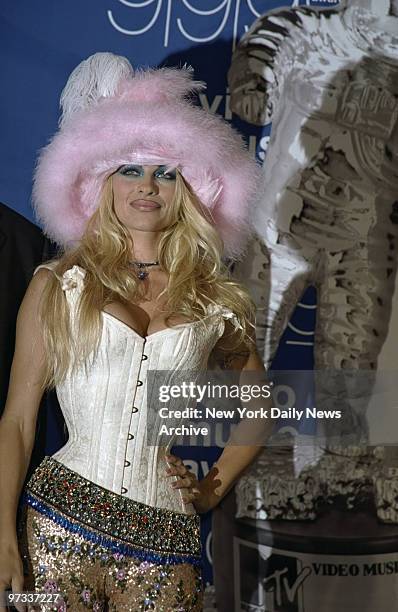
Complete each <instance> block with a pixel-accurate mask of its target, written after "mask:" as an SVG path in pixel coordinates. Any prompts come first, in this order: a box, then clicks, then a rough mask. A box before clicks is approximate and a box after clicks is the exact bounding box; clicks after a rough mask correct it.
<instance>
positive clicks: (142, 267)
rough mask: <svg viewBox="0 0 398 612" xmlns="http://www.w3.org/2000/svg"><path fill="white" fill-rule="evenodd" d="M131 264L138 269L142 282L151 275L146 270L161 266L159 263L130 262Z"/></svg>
mask: <svg viewBox="0 0 398 612" xmlns="http://www.w3.org/2000/svg"><path fill="white" fill-rule="evenodd" d="M130 263H131V264H132V265H133V266H136V267H137V268H138V272H137V276H138V278H139V279H140V280H145V279H146V278H147V277H148V275H149V272H147V271H146V269H145V268H150V267H152V266H158V265H159V262H158V261H149V262H146V261H130Z"/></svg>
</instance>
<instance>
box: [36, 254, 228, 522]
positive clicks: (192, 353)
mask: <svg viewBox="0 0 398 612" xmlns="http://www.w3.org/2000/svg"><path fill="white" fill-rule="evenodd" d="M41 267H46V268H49V269H52V268H51V265H44V266H39V267H38V268H36V271H37V270H38V269H39V268H41ZM84 277H85V271H84V269H82V268H81V267H79V266H73V268H71V269H69V270H67V271H66V272H65V273H64V274H63V277H62V279H60V281H61V283H62V288H63V290H64V292H65V295H66V298H67V301H68V304H69V307H70V314H71V328H72V333H73V328H74V326H73V321H74V320H75V317H76V309H77V305H78V300H79V297H80V294H81V292H82V290H83V287H84ZM226 318H228V319H231V320H232V322H233V323H234V324H235V325H239V322H238V321H237V318H236V316H235V315H234V313H233V312H231V311H230V310H228V309H226V308H225V307H223V306H213V305H212V306H210V307H209V308H208V314H207V315H206V316H205V317H204V319H203V321H204V322H205V325H203V322H202V321H194V322H190V323H182V324H180V325H176V326H175V327H172V328H167V329H162V330H160V331H158V332H154V333H153V334H150V335H149V336H147V337H146V338H143V337H142V336H140V335H139V334H138V333H137V332H136V331H134V330H133V329H132V328H131V327H129V326H128V325H127V324H125V323H123V322H122V321H120V320H119V319H116V318H115V317H114V316H113V315H111V314H109V313H106V312H102V334H101V339H100V343H99V348H98V351H97V352H96V353H95V355H94V356H91V357H90V359H89V362H88V365H87V368H83V367H82V368H80V369H78V370H77V371H76V372H74V373H73V374H69V375H68V376H67V377H66V379H65V380H64V381H63V383H62V384H60V385H58V386H57V387H56V391H57V396H58V399H59V403H60V407H61V410H62V413H63V416H64V419H65V421H66V425H67V428H68V432H69V439H68V441H67V443H66V444H65V445H64V446H63V447H62V448H61V449H60V450H58V451H57V452H56V453H54V454H53V457H54V458H55V459H57V461H59V462H61V463H63V464H64V465H66V466H67V467H69V468H70V469H72V470H74V471H75V472H77V473H78V474H80V475H81V476H83V477H84V478H87V479H88V480H91V481H92V482H95V483H96V484H99V485H100V486H102V487H104V488H106V489H110V490H111V491H114V492H115V493H118V494H121V495H125V496H126V497H129V498H131V499H134V500H136V501H139V502H142V503H145V504H148V505H151V506H157V507H161V508H168V509H169V510H174V511H177V512H184V513H188V512H192V508H193V506H192V504H189V505H188V506H191V509H190V510H188V509H187V508H185V507H184V505H183V503H182V501H181V494H180V492H179V491H178V490H174V489H172V488H171V482H170V478H166V476H165V469H166V468H167V465H166V462H165V460H164V453H165V447H164V446H156V447H154V446H147V443H146V442H147V440H146V429H147V410H146V395H147V377H148V371H149V370H169V371H171V370H204V369H206V367H207V362H208V358H209V355H210V353H211V351H212V349H213V347H214V345H215V344H216V342H217V340H218V339H219V338H220V337H221V336H222V334H223V332H224V325H225V323H224V319H226ZM168 382H169V384H173V383H172V380H169V381H168Z"/></svg>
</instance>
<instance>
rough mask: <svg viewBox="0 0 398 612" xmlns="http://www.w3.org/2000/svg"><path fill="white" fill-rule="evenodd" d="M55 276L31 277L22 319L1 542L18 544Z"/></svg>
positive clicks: (2, 438)
mask: <svg viewBox="0 0 398 612" xmlns="http://www.w3.org/2000/svg"><path fill="white" fill-rule="evenodd" d="M49 274H51V272H49V271H48V270H45V269H42V270H39V271H38V272H37V274H36V275H35V276H34V277H33V279H32V280H31V282H30V284H29V287H28V289H27V291H26V294H25V297H24V299H23V301H22V304H21V307H20V309H19V313H18V318H17V328H16V343H15V352H14V359H13V363H12V368H11V376H10V384H9V390H8V396H7V401H6V405H5V409H4V413H3V416H2V418H1V419H0V546H1V545H2V544H3V545H8V546H16V544H17V536H16V513H17V506H18V499H19V496H20V493H21V489H22V485H23V482H24V480H25V477H26V473H27V470H28V466H29V462H30V458H31V454H32V449H33V444H34V439H35V432H36V421H37V413H38V410H39V406H40V400H41V397H42V394H43V393H42V390H41V383H42V380H43V373H44V368H43V364H44V359H43V358H44V347H43V339H42V332H41V327H40V322H39V306H40V298H41V295H42V291H43V288H44V286H45V284H46V282H47V279H48V276H49Z"/></svg>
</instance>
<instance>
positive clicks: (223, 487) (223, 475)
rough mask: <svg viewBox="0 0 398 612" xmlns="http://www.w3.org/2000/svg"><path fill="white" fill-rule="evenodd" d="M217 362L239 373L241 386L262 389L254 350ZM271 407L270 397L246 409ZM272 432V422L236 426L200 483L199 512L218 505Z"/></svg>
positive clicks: (253, 421)
mask: <svg viewBox="0 0 398 612" xmlns="http://www.w3.org/2000/svg"><path fill="white" fill-rule="evenodd" d="M216 361H218V363H219V365H221V367H223V368H225V369H231V370H232V369H234V370H240V384H241V385H242V384H248V383H249V384H259V385H260V386H261V384H265V383H266V371H265V368H264V364H263V362H262V360H261V358H260V356H259V354H258V353H257V350H255V349H253V350H252V351H249V350H247V349H246V350H245V349H244V348H243V347H242V349H241V350H237V351H233V352H230V353H227V354H225V356H224V357H221V358H220V357H219V356H218V358H217V357H216ZM254 374H255V375H254ZM257 375H258V379H257ZM271 405H272V404H271V399H270V398H269V399H268V398H265V399H264V398H263V399H259V400H257V399H253V400H251V401H250V404H247V407H248V408H250V409H256V408H260V407H261V408H264V409H265V410H267V409H268V410H269V408H270V407H271ZM272 429H273V423H272V420H271V419H269V420H268V419H267V420H264V419H262V418H258V419H244V420H243V421H241V422H240V423H239V425H238V426H237V428H236V429H235V430H234V431H233V433H232V434H231V436H230V439H229V440H228V442H227V445H226V446H225V448H224V450H223V452H222V453H221V455H220V457H219V459H218V460H217V461H216V463H215V464H214V465H213V466H212V468H211V469H210V471H209V472H208V474H207V475H206V477H205V478H203V479H202V480H201V481H200V482H199V490H200V495H199V497H198V498H197V500H196V501H195V502H194V503H195V507H196V509H197V511H198V512H206V511H207V510H211V509H212V508H214V507H215V506H217V504H218V503H219V502H220V501H221V499H222V498H223V497H224V496H225V495H226V494H227V493H228V491H229V490H230V489H231V488H232V487H233V486H234V484H235V483H236V481H237V480H238V478H239V477H240V476H241V475H242V474H243V472H244V471H245V469H246V468H247V467H248V466H249V465H250V464H251V463H252V462H253V461H254V460H255V458H256V457H257V456H258V455H259V454H260V453H261V452H262V451H263V450H264V446H265V443H266V441H267V439H268V437H269V436H270V435H271V433H272ZM244 441H246V442H244Z"/></svg>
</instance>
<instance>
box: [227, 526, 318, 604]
mask: <svg viewBox="0 0 398 612" xmlns="http://www.w3.org/2000/svg"><path fill="white" fill-rule="evenodd" d="M234 557H235V563H234V567H235V581H234V583H235V602H236V604H235V606H236V609H235V612H241V611H244V612H304V598H303V588H302V587H303V583H304V581H305V579H306V578H307V576H308V575H309V574H310V573H311V569H310V568H309V567H305V568H303V567H302V563H301V561H300V559H298V558H297V557H296V556H294V554H292V553H290V552H285V551H279V550H276V549H274V548H271V547H269V546H264V545H262V544H256V543H254V542H250V541H247V540H243V539H240V538H234Z"/></svg>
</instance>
